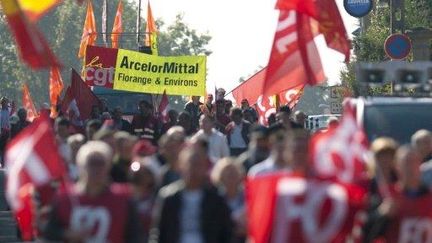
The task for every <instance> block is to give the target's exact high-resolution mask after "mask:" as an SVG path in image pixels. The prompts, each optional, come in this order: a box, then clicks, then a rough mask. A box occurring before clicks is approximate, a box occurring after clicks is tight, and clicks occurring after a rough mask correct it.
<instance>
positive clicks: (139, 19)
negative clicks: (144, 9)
mask: <svg viewBox="0 0 432 243" xmlns="http://www.w3.org/2000/svg"><path fill="white" fill-rule="evenodd" d="M136 32H137V36H136V38H137V46H138V49H139V47H140V43H141V41H140V34H141V0H138V13H137V23H136Z"/></svg>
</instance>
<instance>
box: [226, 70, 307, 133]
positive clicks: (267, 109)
mask: <svg viewBox="0 0 432 243" xmlns="http://www.w3.org/2000/svg"><path fill="white" fill-rule="evenodd" d="M266 71H267V68H263V69H262V70H261V71H259V72H257V73H256V74H255V75H253V76H252V77H250V78H249V79H248V80H246V81H244V82H243V83H241V84H240V85H239V86H237V87H236V88H235V89H234V90H232V91H231V92H232V94H233V96H234V99H235V100H236V103H237V104H240V103H241V101H242V100H243V99H247V100H248V102H249V104H251V105H255V106H256V110H257V111H258V114H259V122H260V123H261V124H263V125H266V124H267V118H268V117H269V116H270V114H272V113H275V112H276V104H274V99H273V98H272V97H273V96H271V95H263V93H262V90H261V89H260V88H257V87H262V86H263V84H264V81H265V75H266ZM281 82H288V80H285V81H284V79H283V80H281ZM303 88H304V84H300V85H298V86H295V87H292V88H290V89H288V90H281V92H280V93H278V95H279V98H280V100H279V102H280V104H281V105H289V106H290V108H293V107H294V106H295V105H296V104H297V103H298V101H299V100H300V98H301V96H302V94H303Z"/></svg>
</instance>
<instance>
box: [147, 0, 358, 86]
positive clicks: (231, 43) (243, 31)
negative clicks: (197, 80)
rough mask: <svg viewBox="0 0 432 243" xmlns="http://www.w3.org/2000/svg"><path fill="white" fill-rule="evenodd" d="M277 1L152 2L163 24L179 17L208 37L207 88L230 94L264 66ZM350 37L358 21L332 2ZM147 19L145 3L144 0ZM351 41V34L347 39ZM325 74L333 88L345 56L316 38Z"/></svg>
mask: <svg viewBox="0 0 432 243" xmlns="http://www.w3.org/2000/svg"><path fill="white" fill-rule="evenodd" d="M275 2H276V0H151V7H152V12H153V16H154V18H156V19H163V20H164V22H165V23H166V24H170V23H172V22H173V21H174V19H175V16H176V15H177V14H178V13H182V14H183V15H184V22H185V23H186V24H188V25H189V26H190V27H191V28H193V29H196V30H197V31H198V32H199V33H208V34H209V35H210V36H212V39H211V41H210V44H209V45H208V49H210V50H211V51H212V52H213V53H212V54H211V55H210V56H209V57H208V58H207V68H208V73H207V90H208V91H209V92H213V90H214V87H215V85H216V86H217V87H218V88H219V87H223V88H225V89H226V90H227V91H228V92H229V91H231V90H232V89H233V88H235V87H236V86H237V85H238V84H239V79H240V78H241V77H243V78H248V77H250V76H252V75H253V74H254V73H255V72H256V71H259V69H260V67H264V66H266V65H267V62H268V59H269V56H270V51H271V46H272V44H273V37H274V32H275V29H276V24H277V18H278V13H279V11H277V10H276V9H275V8H274V6H275ZM336 2H337V4H338V7H339V10H340V12H341V14H342V18H343V19H344V23H345V27H346V29H347V31H348V33H349V34H350V36H351V33H352V32H353V31H354V30H355V29H357V28H358V21H357V19H356V18H354V17H351V16H349V15H348V14H347V13H346V11H345V10H344V8H343V0H336ZM142 5H143V6H142V7H143V8H144V12H143V15H142V16H147V15H146V12H145V11H146V9H147V8H146V5H147V1H146V0H142ZM351 37H352V36H351ZM316 41H317V44H318V49H319V51H320V54H321V59H322V63H323V65H324V71H325V73H326V76H327V78H328V80H329V84H337V83H338V82H340V80H339V72H340V70H341V69H342V68H343V67H344V64H343V60H344V57H343V55H341V54H339V53H337V52H335V51H333V50H330V49H328V48H327V47H326V45H325V42H324V38H322V37H320V38H318V39H317V40H316Z"/></svg>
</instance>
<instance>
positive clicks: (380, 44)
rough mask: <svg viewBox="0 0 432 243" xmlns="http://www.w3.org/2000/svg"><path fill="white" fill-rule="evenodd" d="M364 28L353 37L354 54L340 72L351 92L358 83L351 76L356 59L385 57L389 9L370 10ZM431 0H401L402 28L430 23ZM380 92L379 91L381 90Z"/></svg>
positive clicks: (374, 92)
mask: <svg viewBox="0 0 432 243" xmlns="http://www.w3.org/2000/svg"><path fill="white" fill-rule="evenodd" d="M368 17H369V19H370V25H369V27H368V29H367V31H365V32H363V33H362V34H361V35H359V36H356V37H355V38H354V40H353V48H354V54H355V55H354V56H355V57H354V58H353V59H352V60H351V63H350V64H347V66H346V68H345V69H344V70H343V71H342V72H341V80H342V83H343V84H344V85H345V86H347V87H349V88H350V89H351V91H352V93H353V94H354V95H355V96H358V95H359V87H358V84H357V82H356V79H355V68H354V67H355V64H356V62H383V61H387V60H389V58H388V57H387V56H386V54H385V52H384V42H385V40H386V38H387V37H388V36H389V35H390V34H391V32H390V9H389V8H375V9H374V10H373V11H372V12H371V13H370V14H369V16H368ZM431 18H432V0H405V29H406V30H410V29H415V28H419V27H426V28H430V27H432V22H431V21H430V19H431ZM381 92H383V93H381ZM386 92H387V89H386V88H385V87H384V88H383V89H381V90H371V91H370V92H368V93H369V94H371V95H380V94H386Z"/></svg>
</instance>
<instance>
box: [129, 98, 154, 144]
mask: <svg viewBox="0 0 432 243" xmlns="http://www.w3.org/2000/svg"><path fill="white" fill-rule="evenodd" d="M138 108H139V112H140V113H139V114H137V115H135V116H134V117H133V119H132V131H133V134H135V135H136V136H138V137H139V138H140V139H147V140H149V141H150V142H152V143H153V144H156V143H157V140H158V139H159V123H158V121H157V120H156V118H155V117H154V116H153V106H152V105H151V104H150V103H149V102H147V101H146V100H141V101H140V102H139V105H138Z"/></svg>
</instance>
